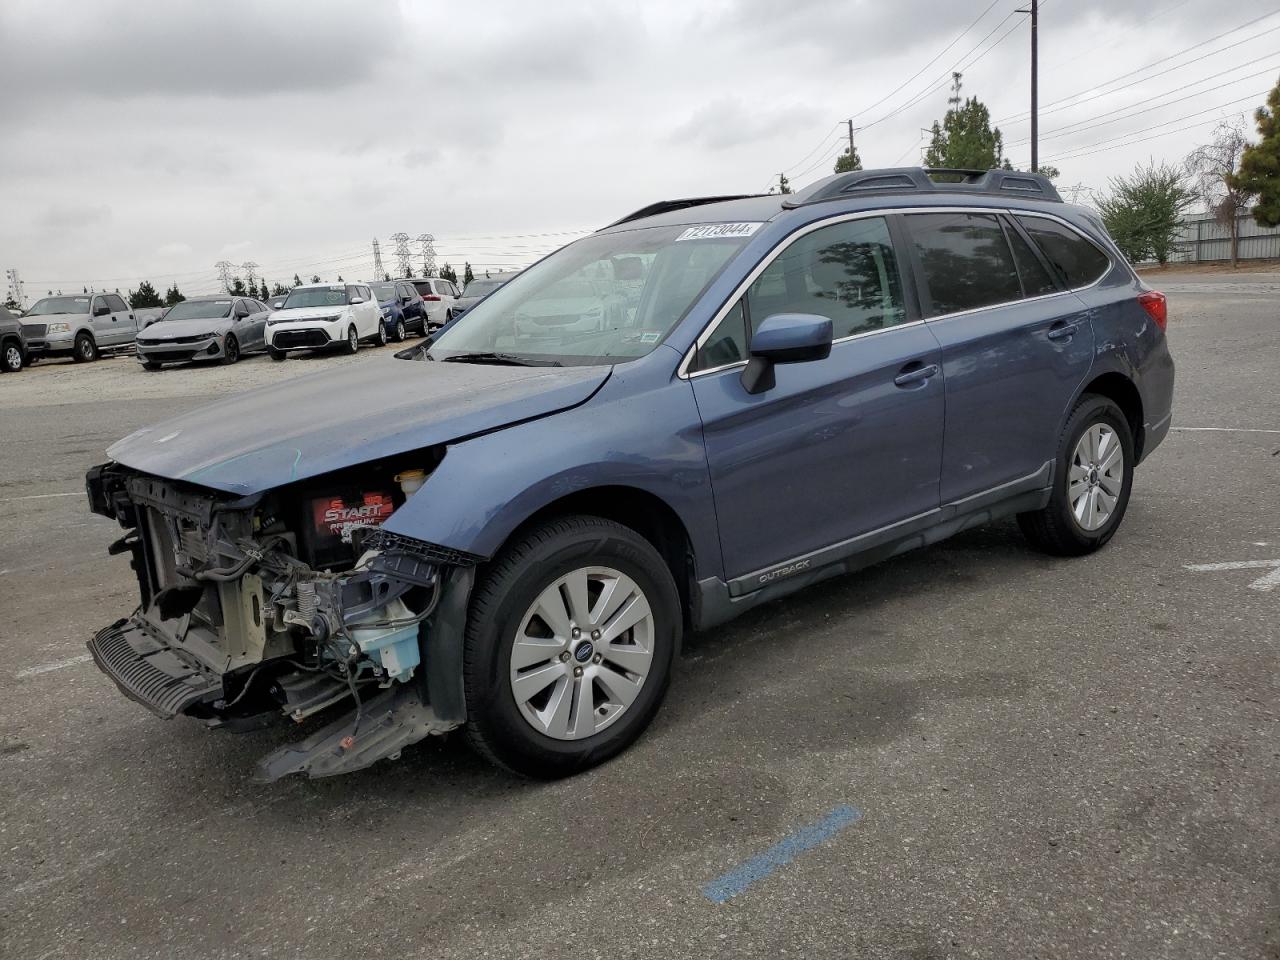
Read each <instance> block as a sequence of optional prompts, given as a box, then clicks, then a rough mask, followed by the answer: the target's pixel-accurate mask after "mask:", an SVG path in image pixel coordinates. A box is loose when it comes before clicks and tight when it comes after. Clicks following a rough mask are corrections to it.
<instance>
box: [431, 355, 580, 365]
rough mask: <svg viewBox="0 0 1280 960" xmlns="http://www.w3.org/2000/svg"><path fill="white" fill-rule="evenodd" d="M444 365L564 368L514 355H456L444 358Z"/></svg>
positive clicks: (550, 362)
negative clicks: (472, 364) (479, 364)
mask: <svg viewBox="0 0 1280 960" xmlns="http://www.w3.org/2000/svg"><path fill="white" fill-rule="evenodd" d="M442 362H443V363H499V364H506V365H507V366H511V367H563V366H564V364H563V363H561V362H560V361H559V360H534V359H532V358H530V357H521V356H518V355H517V354H514V353H483V352H481V353H455V354H453V356H450V357H443V358H442Z"/></svg>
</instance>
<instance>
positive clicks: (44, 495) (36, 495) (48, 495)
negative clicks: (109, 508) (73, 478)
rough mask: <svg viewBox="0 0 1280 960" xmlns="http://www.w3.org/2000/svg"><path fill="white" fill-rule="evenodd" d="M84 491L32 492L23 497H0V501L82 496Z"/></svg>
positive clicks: (10, 501) (13, 501)
mask: <svg viewBox="0 0 1280 960" xmlns="http://www.w3.org/2000/svg"><path fill="white" fill-rule="evenodd" d="M83 496H84V491H83V490H77V491H76V492H75V493H33V494H30V495H29V496H25V497H0V503H16V502H17V501H18V500H50V499H52V498H53V497H83Z"/></svg>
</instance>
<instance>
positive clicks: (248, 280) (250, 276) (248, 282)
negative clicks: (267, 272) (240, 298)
mask: <svg viewBox="0 0 1280 960" xmlns="http://www.w3.org/2000/svg"><path fill="white" fill-rule="evenodd" d="M240 269H241V270H243V271H244V282H245V286H247V287H249V288H253V287H254V282H253V281H254V278H255V277H257V275H258V265H257V264H256V263H254V262H253V261H252V260H246V261H245V262H244V263H242V264H240Z"/></svg>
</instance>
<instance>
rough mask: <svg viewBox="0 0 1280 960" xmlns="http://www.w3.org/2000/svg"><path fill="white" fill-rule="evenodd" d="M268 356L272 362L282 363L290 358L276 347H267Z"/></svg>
mask: <svg viewBox="0 0 1280 960" xmlns="http://www.w3.org/2000/svg"><path fill="white" fill-rule="evenodd" d="M267 356H268V357H270V358H271V359H272V360H275V361H280V360H283V359H284V358H285V357H287V356H288V354H287V353H285V352H284V351H283V350H277V349H276V348H275V347H267Z"/></svg>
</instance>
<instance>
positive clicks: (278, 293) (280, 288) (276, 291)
mask: <svg viewBox="0 0 1280 960" xmlns="http://www.w3.org/2000/svg"><path fill="white" fill-rule="evenodd" d="M294 279H295V280H296V279H297V278H296V277H295V278H294ZM288 294H289V288H288V287H286V286H285V285H284V284H283V283H277V284H273V285H272V287H271V296H273V297H284V296H288Z"/></svg>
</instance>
